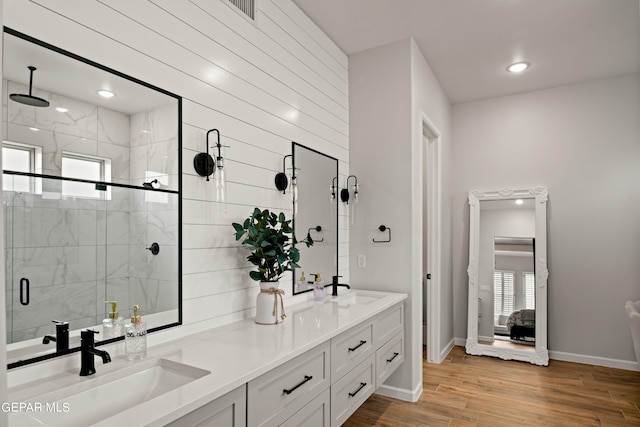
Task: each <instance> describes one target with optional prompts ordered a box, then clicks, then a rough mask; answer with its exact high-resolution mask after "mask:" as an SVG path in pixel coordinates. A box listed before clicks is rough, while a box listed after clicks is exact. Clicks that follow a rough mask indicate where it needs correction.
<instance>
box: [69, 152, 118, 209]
mask: <svg viewBox="0 0 640 427" xmlns="http://www.w3.org/2000/svg"><path fill="white" fill-rule="evenodd" d="M62 176H63V177H66V178H76V179H83V180H88V181H99V182H110V181H111V161H110V160H109V159H104V158H99V157H92V156H86V155H81V154H74V153H67V152H63V153H62ZM105 191H106V190H100V189H98V187H97V186H96V185H92V184H87V183H85V182H75V181H63V182H62V195H63V196H69V197H82V198H87V199H101V198H102V197H103V194H105ZM108 198H109V197H107V199H108Z"/></svg>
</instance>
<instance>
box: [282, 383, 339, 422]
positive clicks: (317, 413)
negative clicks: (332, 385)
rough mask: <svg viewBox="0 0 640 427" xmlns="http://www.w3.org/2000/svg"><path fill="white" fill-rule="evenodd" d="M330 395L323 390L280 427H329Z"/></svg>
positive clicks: (327, 391)
mask: <svg viewBox="0 0 640 427" xmlns="http://www.w3.org/2000/svg"><path fill="white" fill-rule="evenodd" d="M330 402H331V393H330V392H329V389H327V390H325V391H323V392H322V394H320V395H319V396H318V397H316V398H315V399H313V400H312V401H311V402H309V403H307V405H306V406H305V407H304V408H302V409H301V410H299V411H298V412H296V413H295V415H293V416H292V417H291V418H289V419H288V420H287V421H285V422H284V423H282V424H280V427H297V426H304V427H329V426H330V425H331V407H330Z"/></svg>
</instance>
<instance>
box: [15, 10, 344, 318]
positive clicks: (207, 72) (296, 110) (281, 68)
mask: <svg viewBox="0 0 640 427" xmlns="http://www.w3.org/2000/svg"><path fill="white" fill-rule="evenodd" d="M256 3H257V11H256V20H255V22H251V21H250V20H248V19H246V17H245V16H244V15H242V14H241V13H239V12H238V11H237V10H236V9H235V8H234V6H232V5H231V4H229V3H228V2H227V0H191V1H187V0H148V1H143V0H137V1H130V0H103V1H96V0H65V1H57V0H33V1H27V0H5V1H4V24H5V25H6V26H8V27H10V28H13V29H15V30H18V31H21V32H23V33H26V34H28V35H30V36H32V37H35V38H37V39H40V40H43V41H46V42H48V43H51V44H53V45H55V46H58V47H60V48H62V49H65V50H68V51H71V52H73V53H76V54H78V55H80V56H83V57H85V58H88V59H91V60H93V61H96V62H98V63H100V64H104V65H106V66H109V67H111V68H114V69H116V70H118V71H121V72H123V73H125V74H128V75H130V76H133V77H136V78H138V79H141V80H144V81H147V82H149V83H151V84H153V85H156V86H159V87H161V88H164V89H166V90H169V91H171V92H174V93H176V94H178V95H180V96H182V97H183V140H182V142H183V150H182V155H183V160H182V161H183V184H182V189H183V229H182V231H183V309H184V318H183V320H184V322H185V324H196V323H198V322H203V323H206V324H212V323H216V322H218V323H223V322H226V321H229V320H232V319H234V318H240V317H244V316H250V315H252V313H253V306H254V305H255V295H256V288H257V285H256V283H255V282H253V281H251V280H250V279H249V277H248V271H249V264H248V263H247V262H246V260H245V257H246V252H245V250H244V249H243V248H240V247H239V245H238V244H237V243H236V242H235V240H234V238H233V229H232V227H231V225H230V224H231V222H234V221H240V220H242V219H243V218H244V217H245V216H246V215H248V214H249V213H250V212H251V210H252V209H253V207H254V206H259V207H261V208H271V209H275V210H282V211H285V212H287V214H288V215H289V216H290V215H291V205H290V200H289V198H288V195H287V196H283V195H282V194H281V193H280V192H278V191H277V190H276V189H275V187H274V184H273V179H274V175H275V173H276V172H277V171H278V170H279V169H280V168H281V167H282V157H283V156H284V155H285V154H289V153H290V150H291V141H296V142H299V143H301V144H304V145H306V146H308V147H311V148H313V149H315V150H318V151H321V152H324V153H326V154H328V155H330V156H333V157H336V158H338V160H339V171H340V182H341V183H344V182H345V179H346V176H347V175H348V162H349V137H348V129H349V104H348V69H347V57H346V55H345V54H344V53H343V52H342V51H340V50H339V49H338V48H337V47H336V46H335V44H334V43H333V42H332V41H331V40H330V39H329V38H328V37H327V36H326V35H325V34H324V33H322V31H321V30H320V29H319V28H318V27H317V26H316V25H315V24H314V23H313V22H312V21H311V20H310V19H309V18H308V17H306V16H305V15H304V14H303V13H302V12H301V11H300V10H299V9H298V8H297V6H295V5H294V4H293V2H291V1H290V0H257V1H256ZM211 128H217V129H219V130H220V133H221V141H222V143H223V144H224V145H228V146H230V148H228V149H227V150H226V165H225V166H226V169H227V178H228V199H229V204H228V207H227V212H226V213H216V212H215V203H213V202H212V199H213V196H214V194H213V183H212V182H209V183H207V182H206V181H205V180H204V179H203V178H201V177H199V176H197V174H196V173H195V171H194V170H193V166H192V162H193V157H194V155H195V154H196V153H198V152H200V151H203V150H204V148H205V134H206V131H207V130H208V129H211ZM327 191H328V187H327ZM340 209H342V210H341V211H340V230H339V238H340V245H339V248H340V249H339V251H340V252H339V266H340V274H342V275H343V276H344V279H343V280H348V278H349V277H348V276H349V274H348V273H349V272H348V269H349V259H348V256H349V255H348V253H349V251H348V245H349V243H348V235H349V233H348V220H347V218H346V215H347V211H346V210H345V209H344V207H342V206H341V208H340ZM283 288H284V289H285V291H286V292H287V296H290V294H291V286H290V276H285V280H284V283H283Z"/></svg>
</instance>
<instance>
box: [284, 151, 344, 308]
mask: <svg viewBox="0 0 640 427" xmlns="http://www.w3.org/2000/svg"><path fill="white" fill-rule="evenodd" d="M296 147H298V148H300V149H305V150H307V151H310V152H312V153H314V154H317V155H319V156H323V157H326V158H327V159H329V160H333V161H335V163H336V169H335V176H336V177H339V176H340V175H339V166H340V165H339V163H340V162H339V161H338V159H336V158H335V157H333V156H330V155H328V154H325V153H322V152H320V151H318V150H314V149H313V148H310V147H307V146H306V145H302V144H300V143H297V142H295V141H292V142H291V154H292V166H291V167H292V168H293V170H294V173H295V171H296V167H297V166H296ZM338 184H339V183H338V180H337V179H336V197H338V195H339V194H340V189H339V188H338V187H339V185H338ZM299 185H300V184H298V186H299ZM328 190H329V187H327V191H328ZM327 200H328V199H327ZM291 207H292V209H293V215H292V216H293V230H294V236H295V230H296V207H295V206H294V205H293V202H292V206H291ZM339 212H340V211H339V202H338V200H337V199H336V211H335V219H334V220H335V224H336V233H335V238H336V246H335V257H336V270H335V275H336V276H337V275H338V273H339V272H340V266H339V262H340V256H339V255H340V254H339V249H340V242H339V239H340V227H339V220H340V216H339ZM296 239H297V237H296ZM301 240H302V239H300V240H298V241H301ZM296 270H297V269H295V268H294V269H292V272H291V273H292V274H291V290H292V292H291V294H292V295H300V294H304V293H307V292H311V291H313V287H310V288H309V289H306V290H304V291H299V292H296ZM329 280H331V279H329ZM324 283H325V286H327V285H329V284H330V283H331V282H330V281H328V280H327V278H326V277H325V278H324ZM325 292H326V291H325Z"/></svg>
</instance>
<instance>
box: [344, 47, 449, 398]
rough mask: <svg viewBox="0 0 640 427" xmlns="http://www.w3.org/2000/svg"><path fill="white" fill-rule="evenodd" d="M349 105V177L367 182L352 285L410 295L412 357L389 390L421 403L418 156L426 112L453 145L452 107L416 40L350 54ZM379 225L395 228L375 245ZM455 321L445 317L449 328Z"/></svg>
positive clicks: (355, 231) (353, 237) (354, 237)
mask: <svg viewBox="0 0 640 427" xmlns="http://www.w3.org/2000/svg"><path fill="white" fill-rule="evenodd" d="M349 102H350V134H351V138H350V159H351V162H350V172H351V173H352V174H355V175H356V176H357V177H358V183H359V184H360V185H361V187H360V202H359V203H360V207H359V211H358V214H357V218H356V223H355V224H352V225H351V227H350V245H351V269H350V275H351V284H352V285H353V286H355V287H357V288H364V289H372V290H385V291H396V292H403V293H407V294H409V299H408V301H407V303H406V305H405V307H406V311H405V334H406V336H407V348H406V360H405V363H404V364H403V366H402V367H401V368H400V369H399V370H398V371H397V372H396V373H395V374H394V375H393V376H392V377H391V378H390V379H389V380H388V381H387V382H386V384H385V385H386V386H387V387H386V389H385V390H384V392H385V394H391V395H395V396H396V397H401V398H404V399H411V398H417V393H419V391H420V390H421V388H422V381H421V380H422V335H421V332H422V331H421V326H422V311H421V310H422V280H421V273H422V255H421V254H422V236H421V233H422V199H421V191H416V190H417V188H414V187H418V186H417V185H416V183H415V182H414V177H415V176H420V170H419V169H420V168H421V165H422V162H421V159H420V156H417V158H416V157H415V156H413V155H414V152H415V151H421V150H420V149H419V147H420V146H421V144H422V125H421V124H422V122H421V118H420V112H423V113H425V114H426V115H427V116H428V117H429V118H430V120H431V121H432V122H433V124H434V125H435V126H436V127H437V128H438V129H439V130H440V131H441V132H442V133H443V140H444V141H445V144H448V143H449V129H450V124H449V108H450V107H449V104H448V101H447V99H446V96H444V93H443V92H442V89H441V88H440V86H439V84H438V82H437V80H436V79H435V77H433V74H432V73H431V71H430V70H429V68H428V65H427V64H426V62H425V61H424V59H423V58H422V55H421V54H420V52H419V51H418V50H417V48H416V47H415V42H414V41H413V40H412V39H407V40H402V41H399V42H395V43H391V44H388V45H385V46H381V47H377V48H374V49H370V50H367V51H364V52H360V53H357V54H354V55H351V56H350V57H349ZM416 147H418V149H417V150H416ZM447 158H448V156H447ZM447 173H448V170H447ZM416 193H418V194H419V196H418V197H415V194H416ZM443 210H444V211H445V212H447V211H448V208H446V207H445V208H444V209H443ZM447 223H448V222H447ZM380 225H385V226H387V227H389V228H391V233H392V234H391V236H392V239H391V242H390V243H373V241H372V240H373V238H376V239H377V240H381V239H384V238H385V237H386V236H387V234H382V233H380V232H379V231H378V230H377V228H378V227H379V226H380ZM443 234H444V235H445V236H447V235H448V233H447V232H446V230H445V232H444V233H443ZM447 242H448V239H447ZM442 250H443V252H444V251H446V250H447V248H446V246H445V247H443V248H442ZM357 255H364V256H366V263H367V267H366V268H358V267H357ZM444 260H447V256H446V254H445V255H444ZM445 270H446V269H445ZM447 287H448V288H450V286H447ZM445 312H447V310H446V308H445ZM451 323H452V322H447V321H446V320H445V321H444V322H443V324H444V325H445V326H444V328H445V329H446V328H447V326H450V325H451ZM451 338H452V334H450V338H449V340H451Z"/></svg>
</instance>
